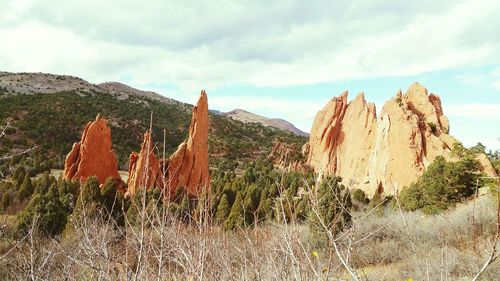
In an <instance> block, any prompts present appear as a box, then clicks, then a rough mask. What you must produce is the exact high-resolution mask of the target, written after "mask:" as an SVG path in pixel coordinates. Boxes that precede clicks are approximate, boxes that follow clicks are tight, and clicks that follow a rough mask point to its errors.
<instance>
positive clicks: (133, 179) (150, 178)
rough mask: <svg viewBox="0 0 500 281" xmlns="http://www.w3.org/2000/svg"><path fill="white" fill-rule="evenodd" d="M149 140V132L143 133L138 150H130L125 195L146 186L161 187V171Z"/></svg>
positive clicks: (132, 193)
mask: <svg viewBox="0 0 500 281" xmlns="http://www.w3.org/2000/svg"><path fill="white" fill-rule="evenodd" d="M153 147H154V145H153V143H152V142H151V133H150V132H146V133H144V141H143V142H142V145H141V151H140V152H132V154H130V158H129V168H128V174H129V177H128V183H127V186H128V189H127V195H130V196H133V195H134V194H135V193H136V192H137V190H139V189H140V188H143V187H146V188H151V187H159V188H161V189H163V173H162V172H161V171H162V169H161V165H160V161H159V160H158V158H157V157H156V155H155V153H154V150H153Z"/></svg>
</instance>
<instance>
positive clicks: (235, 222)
mask: <svg viewBox="0 0 500 281" xmlns="http://www.w3.org/2000/svg"><path fill="white" fill-rule="evenodd" d="M242 197H243V196H242V194H241V192H238V193H237V194H236V199H235V200H234V204H233V206H232V207H231V212H230V213H229V217H228V218H227V220H226V222H225V223H224V227H225V228H226V229H227V230H233V229H235V228H237V227H242V226H244V224H245V221H244V217H243V216H244V211H243V199H242Z"/></svg>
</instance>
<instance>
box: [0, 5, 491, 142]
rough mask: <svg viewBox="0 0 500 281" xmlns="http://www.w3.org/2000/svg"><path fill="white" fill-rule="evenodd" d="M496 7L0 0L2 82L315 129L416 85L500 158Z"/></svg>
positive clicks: (465, 136) (454, 125) (467, 136)
mask: <svg viewBox="0 0 500 281" xmlns="http://www.w3.org/2000/svg"><path fill="white" fill-rule="evenodd" d="M499 14H500V1H498V0H496V1H495V0H492V1H489V0H484V1H483V0H466V1H457V0H453V1H446V0H445V1H435V0H432V1H427V0H423V1H399V0H397V1H396V0H394V1H391V0H385V1H382V0H381V1H373V0H367V1H348V0H346V1H331V0H309V1H281V0H276V1H264V0H248V1H247V0H245V1H241V0H240V1H229V0H228V1H186V0H152V1H150V0H142V1H131V0H120V1H103V0H72V1H56V0H38V1H37V0H1V1H0V70H1V71H12V72H21V71H29V72H50V73H55V74H69V75H75V76H79V77H82V78H84V79H86V80H88V81H90V82H93V83H99V82H104V81H119V82H123V83H126V84H129V85H131V86H134V87H137V88H140V89H148V90H154V91H156V92H159V93H161V94H163V95H165V96H168V97H171V98H175V99H178V100H181V101H184V102H189V103H194V102H195V101H196V97H197V95H198V94H199V91H200V89H202V88H203V89H206V90H207V92H208V94H209V102H210V107H211V108H212V109H217V110H223V111H228V110H231V109H233V108H243V109H246V110H249V111H252V112H255V113H258V114H261V115H265V116H268V117H280V118H284V119H287V120H289V121H291V122H293V123H294V124H296V125H297V126H298V127H299V128H300V129H302V130H304V131H309V128H310V126H311V124H312V121H313V118H314V115H315V114H316V112H317V111H318V110H320V109H321V108H322V107H323V106H324V104H325V103H326V101H328V100H329V99H330V98H331V97H332V96H336V95H339V94H340V93H341V92H342V91H344V90H348V91H349V92H350V98H354V97H355V95H356V94H357V93H359V92H361V91H363V92H365V94H366V97H367V99H368V100H370V101H373V102H375V103H376V104H377V107H378V109H379V110H380V109H381V107H382V105H383V103H384V101H385V100H388V99H389V98H391V97H392V96H394V94H395V93H396V91H397V90H398V89H402V90H403V91H404V90H405V89H407V88H408V86H409V85H410V84H411V83H412V82H414V81H418V82H420V83H422V84H423V85H425V86H426V87H427V88H428V89H429V91H430V92H434V93H437V94H439V95H440V96H441V98H442V100H443V105H444V111H445V114H446V115H448V117H449V119H450V122H451V133H452V134H453V135H455V136H456V137H458V138H459V139H460V140H462V141H463V142H464V143H465V144H466V145H474V144H475V143H477V142H482V143H483V144H485V145H487V146H488V148H491V149H500V142H499V141H498V140H497V138H498V137H500V31H499V30H500V17H499V16H498V15H499Z"/></svg>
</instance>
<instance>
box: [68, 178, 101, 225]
mask: <svg viewBox="0 0 500 281" xmlns="http://www.w3.org/2000/svg"><path fill="white" fill-rule="evenodd" d="M103 202H104V198H103V197H102V195H101V189H100V188H99V181H98V180H97V178H96V177H89V178H87V180H86V181H85V183H84V184H83V186H82V187H81V191H80V195H79V196H78V199H77V201H76V207H75V212H74V213H73V217H75V218H76V219H78V218H79V217H80V216H81V215H82V213H84V214H85V215H86V216H88V217H96V216H98V215H100V214H101V211H102V210H103V207H104V204H103Z"/></svg>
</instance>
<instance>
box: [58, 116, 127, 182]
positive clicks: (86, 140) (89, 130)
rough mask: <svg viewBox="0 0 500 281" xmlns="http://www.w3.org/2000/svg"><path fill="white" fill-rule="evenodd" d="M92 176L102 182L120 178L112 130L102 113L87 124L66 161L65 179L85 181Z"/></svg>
mask: <svg viewBox="0 0 500 281" xmlns="http://www.w3.org/2000/svg"><path fill="white" fill-rule="evenodd" d="M91 176H96V177H97V179H98V180H99V183H101V184H103V183H104V182H105V181H106V179H107V178H113V179H116V180H120V175H119V174H118V162H117V160H116V154H115V152H114V150H113V149H112V143H111V130H110V128H109V127H108V125H107V123H106V120H105V119H103V118H101V116H100V115H97V117H96V119H95V121H93V122H89V123H88V124H87V125H86V126H85V129H84V131H83V135H82V139H81V140H80V142H78V143H75V144H74V145H73V148H72V149H71V151H70V152H69V153H68V155H67V156H66V160H65V162H64V172H63V178H64V179H79V180H81V181H85V180H86V179H87V178H88V177H91ZM120 181H121V180H120Z"/></svg>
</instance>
